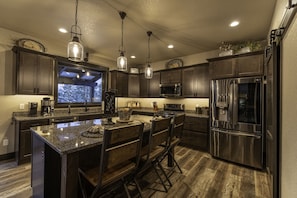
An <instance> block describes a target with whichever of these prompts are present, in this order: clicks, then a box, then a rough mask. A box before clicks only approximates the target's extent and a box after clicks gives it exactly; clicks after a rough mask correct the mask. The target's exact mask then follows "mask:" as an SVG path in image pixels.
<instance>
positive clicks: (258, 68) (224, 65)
mask: <svg viewBox="0 0 297 198" xmlns="http://www.w3.org/2000/svg"><path fill="white" fill-rule="evenodd" d="M208 61H209V67H210V75H211V78H212V79H217V78H230V77H243V76H255V75H263V71H264V70H263V68H264V63H263V51H259V52H251V53H247V54H241V55H234V56H228V57H219V58H213V59H209V60H208Z"/></svg>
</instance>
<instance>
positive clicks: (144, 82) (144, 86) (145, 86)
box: [139, 74, 149, 97]
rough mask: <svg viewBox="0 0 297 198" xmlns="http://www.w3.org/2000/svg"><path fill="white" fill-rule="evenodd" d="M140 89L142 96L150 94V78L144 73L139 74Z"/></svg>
mask: <svg viewBox="0 0 297 198" xmlns="http://www.w3.org/2000/svg"><path fill="white" fill-rule="evenodd" d="M139 89H140V90H139V94H140V97H148V96H149V80H148V79H146V78H145V77H144V74H139Z"/></svg>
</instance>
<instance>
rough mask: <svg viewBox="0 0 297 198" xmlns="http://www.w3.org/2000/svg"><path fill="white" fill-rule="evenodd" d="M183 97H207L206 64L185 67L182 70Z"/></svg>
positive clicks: (207, 76)
mask: <svg viewBox="0 0 297 198" xmlns="http://www.w3.org/2000/svg"><path fill="white" fill-rule="evenodd" d="M182 79H183V81H182V86H183V91H182V93H183V94H182V95H183V97H201V98H207V97H209V70H208V64H201V65H197V66H192V67H185V68H184V69H183V70H182Z"/></svg>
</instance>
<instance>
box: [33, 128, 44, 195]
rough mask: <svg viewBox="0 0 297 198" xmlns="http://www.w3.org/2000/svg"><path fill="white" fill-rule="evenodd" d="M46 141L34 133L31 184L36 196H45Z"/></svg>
mask: <svg viewBox="0 0 297 198" xmlns="http://www.w3.org/2000/svg"><path fill="white" fill-rule="evenodd" d="M44 145H45V144H44V142H43V141H41V140H40V138H39V137H38V136H37V135H36V134H35V133H32V161H31V166H32V168H31V170H32V171H31V186H32V191H33V196H34V197H40V198H42V197H44Z"/></svg>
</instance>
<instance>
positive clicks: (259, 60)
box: [236, 54, 264, 76]
mask: <svg viewBox="0 0 297 198" xmlns="http://www.w3.org/2000/svg"><path fill="white" fill-rule="evenodd" d="M263 68H264V64H263V54H259V55H253V56H246V57H239V58H237V59H236V69H237V74H238V76H254V75H263V70H264V69H263Z"/></svg>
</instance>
